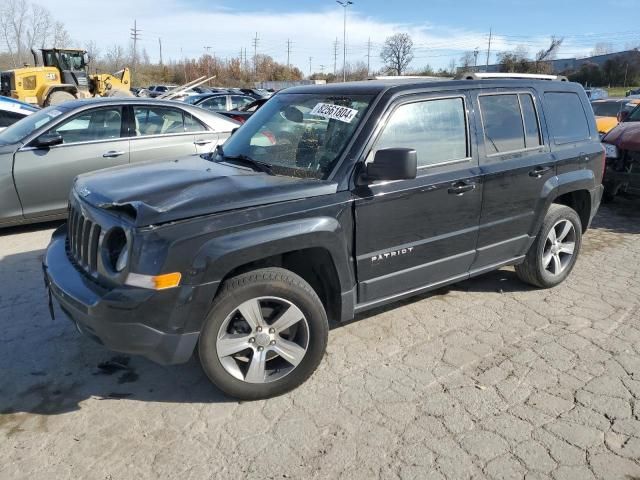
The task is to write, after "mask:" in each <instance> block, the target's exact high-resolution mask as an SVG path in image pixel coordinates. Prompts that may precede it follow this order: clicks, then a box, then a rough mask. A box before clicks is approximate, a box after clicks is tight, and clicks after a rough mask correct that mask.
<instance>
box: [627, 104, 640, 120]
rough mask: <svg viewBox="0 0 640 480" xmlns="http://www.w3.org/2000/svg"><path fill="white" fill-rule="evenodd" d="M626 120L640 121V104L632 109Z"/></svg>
mask: <svg viewBox="0 0 640 480" xmlns="http://www.w3.org/2000/svg"><path fill="white" fill-rule="evenodd" d="M625 122H640V105H638V106H637V107H636V108H634V109H633V110H632V111H631V113H630V114H629V116H628V117H627V119H626V120H625Z"/></svg>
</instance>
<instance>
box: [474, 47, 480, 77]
mask: <svg viewBox="0 0 640 480" xmlns="http://www.w3.org/2000/svg"><path fill="white" fill-rule="evenodd" d="M478 53H480V49H479V48H478V47H476V49H475V50H474V51H473V71H474V72H475V71H476V70H477V67H478Z"/></svg>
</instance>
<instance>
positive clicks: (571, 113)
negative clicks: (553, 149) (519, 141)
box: [544, 92, 589, 143]
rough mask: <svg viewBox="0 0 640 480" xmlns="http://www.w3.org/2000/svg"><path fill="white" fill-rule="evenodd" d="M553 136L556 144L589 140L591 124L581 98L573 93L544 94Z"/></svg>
mask: <svg viewBox="0 0 640 480" xmlns="http://www.w3.org/2000/svg"><path fill="white" fill-rule="evenodd" d="M544 99H545V108H546V110H545V111H546V113H547V114H548V115H547V117H548V118H549V124H550V127H551V136H552V137H553V139H554V141H555V143H567V142H576V141H580V140H585V139H587V138H589V123H588V121H587V116H586V114H585V112H584V109H583V108H582V102H581V101H580V97H579V96H578V95H577V94H575V93H572V92H548V93H545V94H544Z"/></svg>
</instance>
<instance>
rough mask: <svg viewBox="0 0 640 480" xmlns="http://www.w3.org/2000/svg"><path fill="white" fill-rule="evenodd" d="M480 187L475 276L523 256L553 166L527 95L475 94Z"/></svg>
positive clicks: (534, 105)
mask: <svg viewBox="0 0 640 480" xmlns="http://www.w3.org/2000/svg"><path fill="white" fill-rule="evenodd" d="M474 102H475V104H476V110H477V111H478V112H479V115H478V116H476V128H477V129H478V131H479V132H480V135H479V137H480V139H481V142H480V168H481V171H482V178H483V183H484V196H483V201H482V204H483V205H482V215H481V217H480V230H479V233H478V256H477V258H476V260H475V262H474V264H473V267H472V271H473V272H474V273H478V272H481V271H483V270H489V269H492V268H494V267H495V266H497V265H499V264H501V263H504V262H507V261H509V260H510V259H513V258H514V257H518V256H520V255H524V254H525V253H526V250H527V248H528V245H529V243H530V238H531V236H532V235H534V233H533V232H532V228H533V225H534V223H535V220H536V218H535V215H536V212H539V210H540V208H541V202H543V201H544V200H543V189H544V188H545V183H546V182H547V181H548V180H549V179H551V178H552V177H554V176H555V175H556V166H555V161H554V158H553V156H552V155H551V153H550V149H549V145H548V141H545V137H544V135H543V131H542V129H541V118H542V117H541V108H540V105H539V100H538V98H537V96H536V95H535V92H533V91H531V90H528V89H515V90H509V91H505V90H499V89H496V90H492V91H488V90H482V91H479V90H478V91H476V93H475V94H474Z"/></svg>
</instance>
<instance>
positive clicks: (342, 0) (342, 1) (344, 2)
mask: <svg viewBox="0 0 640 480" xmlns="http://www.w3.org/2000/svg"><path fill="white" fill-rule="evenodd" d="M336 3H338V4H339V5H340V6H341V7H342V8H344V29H343V35H342V47H343V52H342V81H343V82H346V81H347V7H349V5H353V2H352V1H350V0H336Z"/></svg>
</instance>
